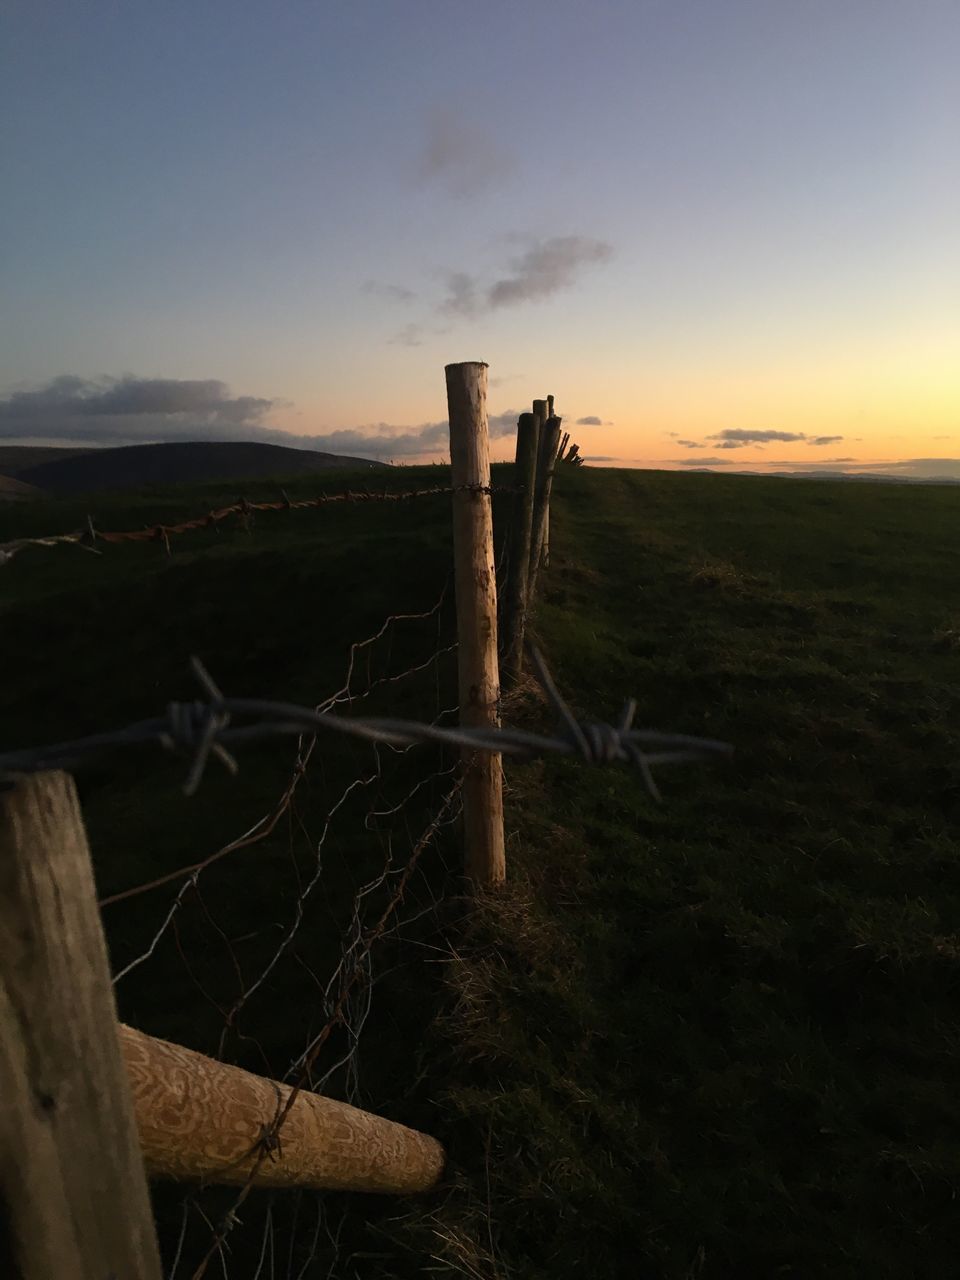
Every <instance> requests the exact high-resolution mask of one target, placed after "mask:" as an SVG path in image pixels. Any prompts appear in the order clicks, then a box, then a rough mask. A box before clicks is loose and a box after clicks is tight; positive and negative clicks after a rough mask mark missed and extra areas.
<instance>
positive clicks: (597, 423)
mask: <svg viewBox="0 0 960 1280" xmlns="http://www.w3.org/2000/svg"><path fill="white" fill-rule="evenodd" d="M577 426H578V427H602V426H603V419H602V418H598V417H597V415H596V414H595V413H588V414H587V416H586V417H585V418H578V419H577Z"/></svg>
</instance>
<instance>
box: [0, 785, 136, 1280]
mask: <svg viewBox="0 0 960 1280" xmlns="http://www.w3.org/2000/svg"><path fill="white" fill-rule="evenodd" d="M0 966H2V967H0V1212H2V1211H3V1210H5V1211H6V1216H7V1219H8V1223H9V1225H8V1228H7V1230H8V1233H9V1237H10V1247H11V1249H12V1251H13V1255H14V1257H13V1259H12V1260H11V1261H10V1263H9V1265H8V1266H7V1267H4V1268H3V1269H2V1270H3V1274H4V1275H5V1276H6V1275H12V1276H16V1277H18V1280H52V1277H54V1276H55V1277H57V1278H58V1280H60V1277H62V1278H63V1280H105V1278H106V1277H108V1276H116V1277H122V1278H123V1280H160V1274H161V1272H160V1258H159V1253H158V1250H157V1241H156V1235H155V1231H154V1225H153V1215H152V1212H151V1209H150V1197H149V1194H148V1192H147V1181H146V1175H145V1173H144V1167H143V1159H142V1157H141V1154H140V1147H139V1143H138V1140H137V1130H136V1125H135V1123H134V1116H133V1104H132V1101H131V1097H130V1089H129V1086H128V1083H127V1076H126V1071H125V1070H124V1065H123V1060H122V1059H121V1056H120V1047H119V1045H118V1043H117V1029H116V1017H117V1015H116V1006H115V1004H114V998H113V987H112V986H111V983H110V972H109V968H108V965H107V950H106V946H105V944H104V940H103V931H102V929H101V927H100V913H99V910H98V908H97V897H96V892H95V890H94V883H93V872H92V870H91V866H90V852H89V849H88V847H87V840H86V835H85V833H84V829H83V822H82V819H81V817H80V808H79V805H78V803H77V796H76V792H75V790H74V786H73V781H72V779H71V778H70V777H69V776H68V775H67V774H64V773H43V774H37V775H35V776H32V777H25V778H23V779H22V780H19V781H17V782H16V784H14V785H8V786H6V788H5V789H3V790H2V791H0ZM0 1250H2V1243H0Z"/></svg>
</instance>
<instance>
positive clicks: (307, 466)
mask: <svg viewBox="0 0 960 1280" xmlns="http://www.w3.org/2000/svg"><path fill="white" fill-rule="evenodd" d="M383 465H384V464H382V463H378V462H370V461H368V460H365V459H362V458H345V457H340V456H339V455H337V454H333V453H320V452H318V451H315V450H312V449H288V448H286V447H285V446H284V445H276V444H260V443H257V442H255V441H229V442H226V441H216V442H209V441H202V442H201V441H198V442H185V443H174V444H137V445H127V446H125V447H123V448H119V449H89V450H86V451H84V452H81V453H74V454H69V455H67V456H62V457H58V458H53V459H49V460H41V461H39V462H35V463H32V464H31V465H29V466H27V467H24V468H22V469H21V470H19V471H18V472H17V475H18V478H19V479H21V480H25V481H27V482H28V483H30V484H33V485H36V486H37V487H38V488H41V489H47V490H49V491H50V492H51V493H56V494H71V493H90V492H96V491H103V490H110V489H113V490H119V489H135V488H141V487H142V486H144V485H171V484H197V483H203V482H205V481H211V480H255V479H256V480H264V479H267V478H269V477H271V476H293V475H302V474H304V473H313V472H316V471H328V470H330V469H331V468H334V467H335V468H347V469H353V470H370V469H371V468H377V469H380V468H382V466H383Z"/></svg>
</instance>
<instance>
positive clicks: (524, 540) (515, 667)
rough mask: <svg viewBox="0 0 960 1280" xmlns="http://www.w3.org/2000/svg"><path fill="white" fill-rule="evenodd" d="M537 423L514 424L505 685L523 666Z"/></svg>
mask: <svg viewBox="0 0 960 1280" xmlns="http://www.w3.org/2000/svg"><path fill="white" fill-rule="evenodd" d="M539 441H540V423H539V420H538V419H537V417H536V415H535V414H532V413H521V415H520V421H519V422H518V423H517V461H516V466H515V467H514V483H515V484H517V485H519V486H520V488H521V490H522V491H521V492H520V493H519V494H518V495H517V504H516V508H515V511H514V524H513V531H512V534H511V538H510V543H511V548H512V551H513V555H512V556H511V563H510V577H509V578H508V579H507V591H506V617H505V619H504V630H505V641H504V647H503V650H504V683H505V684H506V685H508V686H509V685H512V684H514V683H515V682H516V679H517V677H518V676H519V674H520V668H521V666H522V665H523V633H524V629H525V626H526V620H527V586H528V583H529V578H530V539H531V536H532V534H533V500H534V495H535V492H536V484H537V448H538V445H539Z"/></svg>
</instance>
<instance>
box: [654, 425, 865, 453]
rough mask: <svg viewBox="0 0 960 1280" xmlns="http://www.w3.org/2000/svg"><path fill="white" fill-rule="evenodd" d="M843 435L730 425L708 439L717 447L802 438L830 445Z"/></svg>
mask: <svg viewBox="0 0 960 1280" xmlns="http://www.w3.org/2000/svg"><path fill="white" fill-rule="evenodd" d="M843 438H844V437H843V436H808V435H807V434H806V432H804V431H775V430H766V429H765V430H761V431H752V430H747V429H745V428H743V427H728V428H727V429H726V430H724V431H717V432H715V433H714V434H713V435H712V436H707V440H716V441H717V444H716V446H715V448H717V449H745V448H747V447H748V446H749V445H753V446H755V447H762V446H763V445H765V444H772V443H776V442H778V441H779V442H785V443H787V444H796V443H797V442H799V441H800V440H803V441H805V442H806V443H807V444H809V445H816V446H821V445H829V444H839V442H840V441H841V440H842V439H843ZM677 443H678V444H682V445H683V446H684V448H686V449H702V448H704V447H705V446H704V445H700V444H697V443H696V442H695V441H693V440H678V441H677Z"/></svg>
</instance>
